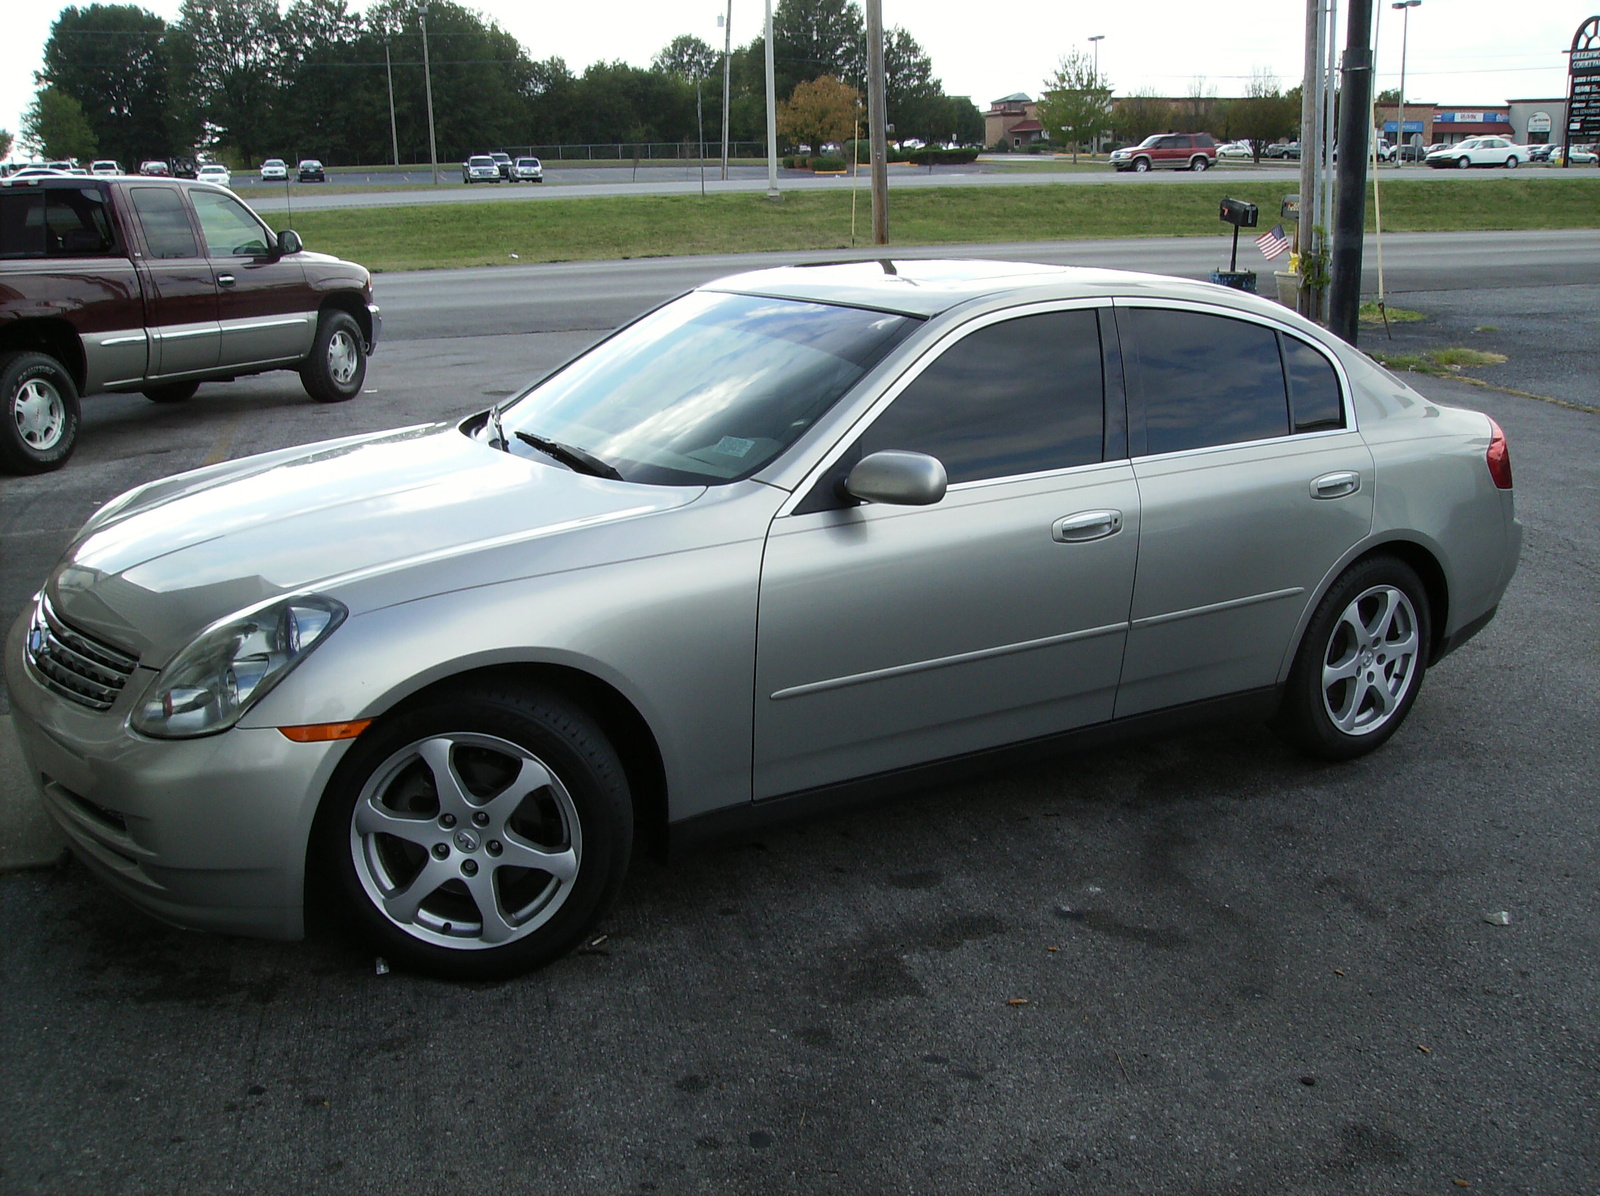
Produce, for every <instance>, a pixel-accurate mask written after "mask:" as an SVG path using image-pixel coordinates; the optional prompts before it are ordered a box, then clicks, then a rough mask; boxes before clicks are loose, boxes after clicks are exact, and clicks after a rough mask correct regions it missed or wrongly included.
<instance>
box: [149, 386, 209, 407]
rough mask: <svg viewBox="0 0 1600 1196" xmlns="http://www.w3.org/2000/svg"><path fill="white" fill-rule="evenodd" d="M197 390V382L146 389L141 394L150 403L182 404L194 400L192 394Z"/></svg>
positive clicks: (198, 387)
mask: <svg viewBox="0 0 1600 1196" xmlns="http://www.w3.org/2000/svg"><path fill="white" fill-rule="evenodd" d="M199 389H200V383H198V382H173V383H171V384H169V385H167V386H151V387H148V388H146V389H145V390H144V391H143V394H144V397H145V398H147V399H149V400H150V401H151V402H152V403H182V402H183V401H185V400H186V399H192V398H194V392H195V391H197V390H199Z"/></svg>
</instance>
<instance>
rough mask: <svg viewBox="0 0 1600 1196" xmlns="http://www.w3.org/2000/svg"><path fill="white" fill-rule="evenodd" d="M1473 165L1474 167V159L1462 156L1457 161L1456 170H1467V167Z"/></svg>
mask: <svg viewBox="0 0 1600 1196" xmlns="http://www.w3.org/2000/svg"><path fill="white" fill-rule="evenodd" d="M1471 165H1472V159H1471V158H1468V157H1467V156H1465V155H1462V156H1461V157H1459V158H1457V159H1456V169H1457V170H1465V169H1466V168H1467V167H1469V166H1471Z"/></svg>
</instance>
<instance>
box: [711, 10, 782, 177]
mask: <svg viewBox="0 0 1600 1196" xmlns="http://www.w3.org/2000/svg"><path fill="white" fill-rule="evenodd" d="M768 44H769V45H770V44H771V42H770V41H769V42H768ZM732 73H733V0H728V13H727V15H726V16H725V17H723V19H722V177H723V180H724V181H726V180H727V177H728V102H729V100H730V99H731V98H732V97H731V96H730V95H729V93H728V86H729V81H730V80H731V79H732Z"/></svg>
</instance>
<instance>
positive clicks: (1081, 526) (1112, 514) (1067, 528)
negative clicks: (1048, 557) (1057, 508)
mask: <svg viewBox="0 0 1600 1196" xmlns="http://www.w3.org/2000/svg"><path fill="white" fill-rule="evenodd" d="M1121 530H1122V512H1121V511H1079V512H1078V513H1077V514H1075V515H1066V516H1063V517H1062V518H1060V519H1057V520H1056V521H1055V522H1054V523H1052V524H1051V525H1050V538H1051V539H1052V540H1054V541H1056V543H1058V544H1081V543H1083V542H1084V541H1085V540H1102V539H1104V538H1105V537H1107V536H1114V535H1116V534H1117V533H1118V532H1120V531H1121Z"/></svg>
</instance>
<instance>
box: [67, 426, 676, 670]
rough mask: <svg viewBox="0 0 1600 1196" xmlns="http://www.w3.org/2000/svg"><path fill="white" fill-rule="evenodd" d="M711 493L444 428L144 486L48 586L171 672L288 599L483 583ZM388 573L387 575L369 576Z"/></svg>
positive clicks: (99, 518) (92, 531) (101, 519)
mask: <svg viewBox="0 0 1600 1196" xmlns="http://www.w3.org/2000/svg"><path fill="white" fill-rule="evenodd" d="M703 493H704V488H703V487H681V486H641V485H636V484H633V483H628V482H617V481H611V480H608V479H605V478H594V477H588V476H586V475H582V474H577V473H573V472H571V471H569V470H567V469H565V468H562V467H560V466H557V465H553V464H547V463H545V462H544V461H542V460H539V459H530V458H525V457H519V456H512V455H510V454H508V453H504V452H500V451H499V450H496V449H491V448H489V447H488V446H486V445H484V444H482V443H480V442H478V441H476V440H474V439H472V438H470V437H468V436H465V435H463V434H462V433H461V432H460V431H459V430H458V429H457V428H456V427H455V425H453V424H445V425H441V424H430V425H426V426H423V427H418V428H407V429H402V430H400V431H397V432H387V433H382V434H377V435H372V436H359V437H351V438H348V439H345V440H338V441H330V442H327V443H324V444H316V445H308V446H304V447H302V448H297V449H290V450H284V451H282V452H278V453H271V454H266V455H264V456H260V457H252V458H247V459H245V460H242V461H238V462H232V463H229V464H228V465H225V466H220V467H213V468H212V469H208V470H201V471H197V472H195V473H192V474H181V475H179V476H177V477H174V478H168V479H166V480H164V481H160V482H156V483H153V484H151V485H149V486H146V487H143V488H141V489H139V490H135V491H132V492H130V493H129V494H127V495H124V496H123V497H122V498H120V499H118V500H116V501H115V502H114V503H112V504H111V505H109V506H108V507H106V508H105V509H103V510H102V511H101V512H100V513H98V514H97V515H96V516H95V517H94V518H93V519H91V520H90V522H89V523H88V524H86V525H85V527H84V530H83V531H82V532H80V533H79V536H78V539H77V540H76V541H75V542H74V543H73V544H72V546H71V547H70V548H69V549H68V551H67V553H66V555H65V557H64V558H63V560H62V562H61V564H60V565H58V566H57V567H56V570H55V572H54V573H53V574H52V575H51V578H50V581H49V582H48V585H47V592H48V594H49V597H50V600H51V603H52V605H53V606H54V607H55V610H56V612H57V613H58V614H59V615H60V616H61V617H62V618H63V619H64V620H65V621H66V622H68V623H69V624H72V625H73V626H75V627H77V628H78V629H79V630H81V631H84V632H87V633H89V634H91V635H95V636H97V637H100V638H102V639H104V640H106V641H107V642H109V643H111V644H114V645H117V646H119V647H122V648H124V649H127V650H130V651H132V652H134V653H136V654H137V655H138V656H139V658H140V662H141V663H142V664H145V665H147V666H149V667H156V668H158V667H160V666H161V665H162V664H164V663H165V662H166V661H167V660H168V659H170V658H171V657H172V655H174V654H175V653H176V652H177V651H179V650H180V649H181V648H182V647H184V645H185V644H187V643H188V642H189V641H190V640H191V639H192V638H193V637H194V636H195V635H196V634H198V632H199V631H201V630H202V629H203V628H205V627H207V626H209V625H210V624H212V623H214V622H216V621H217V620H219V619H223V618H226V617H228V616H230V615H232V614H235V613H236V612H239V611H242V610H245V609H247V608H250V607H253V606H255V605H257V604H259V603H262V602H265V601H270V600H271V599H273V598H275V597H277V596H279V595H282V594H287V593H293V592H296V591H306V590H311V589H316V590H321V591H325V592H333V591H337V592H338V596H339V597H340V598H341V600H345V601H347V604H348V605H349V606H350V608H351V613H352V614H359V613H360V612H361V610H362V609H363V607H366V608H370V607H372V606H376V605H384V604H386V603H387V602H388V601H403V600H405V599H406V598H408V597H413V596H416V595H414V594H412V593H411V592H410V591H411V590H412V589H415V587H414V586H407V585H406V584H405V583H396V582H395V581H394V575H396V574H401V573H405V572H407V571H408V570H409V571H411V572H413V573H416V574H425V575H426V582H425V585H426V586H427V587H428V589H429V590H431V591H434V592H436V591H437V590H439V589H441V588H450V587H451V586H452V585H456V586H459V585H461V584H468V583H466V582H464V581H462V580H460V578H461V577H462V576H464V570H465V565H464V562H463V558H466V557H469V556H472V555H475V554H478V555H481V554H483V553H492V552H495V551H497V550H504V549H506V548H508V547H511V546H519V547H518V548H517V549H516V551H515V560H514V561H513V562H508V567H512V568H514V569H515V570H516V571H517V572H518V573H519V574H521V575H529V574H536V573H539V572H542V571H544V569H547V568H550V567H553V566H551V565H550V564H548V563H546V564H541V562H542V561H548V560H549V559H550V557H551V556H552V553H551V551H550V545H551V544H553V543H555V542H556V540H558V539H560V538H562V537H563V536H564V535H565V534H567V533H574V532H578V531H580V530H582V529H585V528H593V527H595V526H597V525H604V524H613V523H616V522H617V521H619V520H627V519H637V518H641V517H644V516H648V515H651V514H654V513H657V512H660V511H664V510H670V509H672V508H675V507H680V506H683V505H685V504H687V503H690V502H692V501H694V500H695V499H696V498H697V497H699V496H700V495H701V494H703ZM569 555H570V554H569ZM568 563H569V564H570V562H568ZM422 566H426V567H427V568H426V569H424V568H422ZM475 576H481V571H480V573H479V574H475ZM375 577H378V578H383V579H384V581H385V582H387V584H377V585H371V584H361V583H367V582H371V581H372V580H373V579H374V578H375ZM352 592H353V593H354V594H355V595H356V596H355V597H354V598H352V597H351V594H352Z"/></svg>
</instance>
